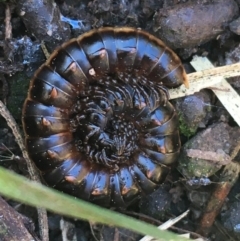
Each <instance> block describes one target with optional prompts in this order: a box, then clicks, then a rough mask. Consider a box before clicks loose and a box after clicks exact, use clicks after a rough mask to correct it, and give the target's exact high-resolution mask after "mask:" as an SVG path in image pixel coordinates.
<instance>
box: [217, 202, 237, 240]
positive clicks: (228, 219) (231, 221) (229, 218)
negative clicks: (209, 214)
mask: <svg viewBox="0 0 240 241" xmlns="http://www.w3.org/2000/svg"><path fill="white" fill-rule="evenodd" d="M221 221H222V223H223V226H224V227H225V228H226V229H227V231H228V232H229V233H231V234H232V235H234V236H235V238H236V240H239V239H240V201H235V202H234V203H232V204H231V206H230V207H229V209H228V210H227V211H226V212H225V213H222V214H221Z"/></svg>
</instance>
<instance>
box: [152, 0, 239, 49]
mask: <svg viewBox="0 0 240 241" xmlns="http://www.w3.org/2000/svg"><path fill="white" fill-rule="evenodd" d="M237 14H238V6H237V4H236V2H235V1H234V0H229V1H225V0H213V1H200V3H199V1H189V2H188V3H183V4H178V5H175V6H174V7H171V8H165V9H160V10H159V11H158V12H156V14H155V15H154V23H153V30H154V31H155V32H156V35H157V36H158V37H160V38H161V39H162V40H163V41H164V42H166V43H167V44H168V45H169V46H170V47H172V48H186V47H193V46H196V45H200V44H203V43H205V42H207V41H209V40H211V39H214V38H216V37H217V36H218V35H220V34H222V33H223V31H224V27H225V26H226V24H227V23H228V22H230V21H231V20H233V18H234V17H235V16H237Z"/></svg>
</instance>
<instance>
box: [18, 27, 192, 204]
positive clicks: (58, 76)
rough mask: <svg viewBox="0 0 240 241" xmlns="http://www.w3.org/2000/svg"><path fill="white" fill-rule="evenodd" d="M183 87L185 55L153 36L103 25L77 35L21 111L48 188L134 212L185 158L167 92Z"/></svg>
mask: <svg viewBox="0 0 240 241" xmlns="http://www.w3.org/2000/svg"><path fill="white" fill-rule="evenodd" d="M182 83H184V84H185V85H187V84H188V82H187V77H186V73H185V70H184V68H183V66H182V64H181V61H180V59H179V58H178V57H177V55H176V54H175V53H174V52H173V51H172V50H171V49H169V48H168V47H167V46H166V45H165V44H164V43H163V42H162V41H161V40H159V39H157V38H156V37H154V36H153V35H151V34H149V33H147V32H144V31H142V30H139V29H134V28H129V27H122V28H111V27H105V28H101V29H98V30H92V31H90V32H87V33H85V34H83V35H81V36H79V37H78V38H77V39H72V40H70V41H68V42H66V43H64V44H63V45H62V46H61V47H60V48H58V49H57V50H56V51H54V52H53V53H52V55H51V56H50V58H49V59H48V60H47V61H46V63H45V64H43V65H42V66H41V67H40V68H39V69H38V70H37V71H36V73H35V75H34V77H33V79H32V80H31V83H30V87H29V92H28V96H27V99H26V101H25V103H24V107H23V112H22V114H23V119H22V120H23V127H24V132H25V136H26V138H25V139H26V147H27V150H28V153H29V156H30V158H31V159H32V160H33V161H34V162H35V164H36V166H37V167H38V168H39V170H40V171H41V173H42V175H43V178H44V179H45V181H46V183H47V184H48V185H49V186H51V187H55V188H56V189H59V190H62V191H64V192H67V193H69V194H71V195H74V196H76V197H78V198H81V199H84V200H88V201H90V202H93V203H96V204H98V205H102V206H107V207H126V206H128V205H129V204H131V203H132V202H133V201H134V200H136V199H137V198H139V197H141V196H142V195H144V194H148V193H151V192H153V191H154V190H155V189H156V187H158V185H159V184H161V183H162V182H163V181H164V180H165V178H166V176H167V174H168V173H169V170H170V167H171V165H172V164H173V163H175V161H176V159H177V157H178V154H179V150H180V145H181V143H180V139H179V132H178V118H177V115H176V111H175V109H174V108H173V106H172V105H171V103H170V102H169V101H168V91H167V88H169V87H177V86H179V85H181V84H182Z"/></svg>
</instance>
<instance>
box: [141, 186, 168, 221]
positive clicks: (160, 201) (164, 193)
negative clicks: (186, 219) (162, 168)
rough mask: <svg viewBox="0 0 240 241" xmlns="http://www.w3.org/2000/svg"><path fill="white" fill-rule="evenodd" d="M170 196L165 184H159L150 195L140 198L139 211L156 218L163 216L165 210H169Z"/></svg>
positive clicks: (160, 218) (162, 217)
mask: <svg viewBox="0 0 240 241" xmlns="http://www.w3.org/2000/svg"><path fill="white" fill-rule="evenodd" d="M171 199H172V196H171V194H170V193H169V191H168V190H167V188H166V186H164V185H163V186H161V187H160V188H158V189H157V190H156V191H155V192H154V193H152V194H151V195H147V196H145V197H144V198H142V199H141V201H140V204H139V207H140V212H141V213H144V214H146V215H148V216H150V217H153V218H156V219H158V220H163V219H164V218H165V215H166V212H168V211H169V210H170V204H171V201H172V200H171Z"/></svg>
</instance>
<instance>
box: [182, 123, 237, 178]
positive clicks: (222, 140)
mask: <svg viewBox="0 0 240 241" xmlns="http://www.w3.org/2000/svg"><path fill="white" fill-rule="evenodd" d="M239 141H240V128H239V127H230V126H229V125H228V124H226V123H218V124H214V125H212V126H210V127H209V128H207V129H206V130H204V131H202V132H200V133H198V134H197V135H196V136H194V137H193V138H192V139H190V140H189V141H188V142H187V143H185V144H184V146H183V151H182V153H181V155H180V157H179V165H178V170H179V171H180V173H181V174H182V175H183V176H184V177H185V178H187V179H193V178H194V177H198V178H201V177H210V176H212V175H213V174H215V173H216V172H217V171H218V170H220V168H221V167H222V165H226V164H227V162H226V160H225V159H224V160H221V159H222V157H223V155H222V153H224V154H225V156H226V155H228V156H231V152H232V151H233V149H234V147H236V145H237V143H238V142H239ZM189 150H197V151H201V152H203V153H204V152H205V153H206V154H207V155H208V152H209V153H215V156H218V155H219V156H220V157H219V159H217V160H213V158H207V155H206V156H205V158H199V157H198V156H196V157H190V156H189V154H187V153H188V151H189ZM209 157H211V155H209ZM228 161H229V160H228Z"/></svg>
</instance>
